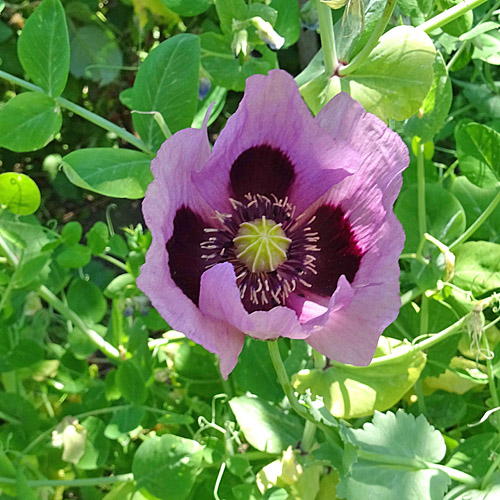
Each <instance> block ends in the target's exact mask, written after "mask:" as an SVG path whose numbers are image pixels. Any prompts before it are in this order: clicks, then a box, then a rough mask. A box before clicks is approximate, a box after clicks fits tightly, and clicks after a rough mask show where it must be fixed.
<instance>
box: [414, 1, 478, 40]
mask: <svg viewBox="0 0 500 500" xmlns="http://www.w3.org/2000/svg"><path fill="white" fill-rule="evenodd" d="M486 1H487V0H463V2H460V3H459V4H457V5H454V6H453V7H451V8H449V9H446V10H445V11H444V12H441V14H438V15H437V16H434V17H433V18H432V19H429V20H428V21H425V23H423V24H421V25H420V26H419V27H418V29H420V30H422V31H425V32H426V33H431V32H432V31H434V30H437V29H438V28H441V26H444V25H445V24H448V23H450V22H451V21H453V20H454V19H456V18H457V17H460V16H461V15H463V14H465V13H466V12H469V10H472V9H474V8H476V7H478V6H479V5H482V4H483V3H484V2H486Z"/></svg>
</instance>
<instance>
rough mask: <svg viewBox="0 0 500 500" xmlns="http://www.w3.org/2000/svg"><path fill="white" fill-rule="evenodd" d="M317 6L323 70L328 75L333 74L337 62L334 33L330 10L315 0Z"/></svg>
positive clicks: (318, 0)
mask: <svg viewBox="0 0 500 500" xmlns="http://www.w3.org/2000/svg"><path fill="white" fill-rule="evenodd" d="M316 6H317V7H318V20H319V35H320V38H321V47H322V49H323V59H324V63H325V71H326V74H327V75H328V76H333V75H334V74H335V70H336V69H337V66H338V64H339V62H338V59H337V51H336V48H335V34H334V32H333V20H332V11H331V9H330V7H328V5H326V4H324V3H321V2H320V0H316Z"/></svg>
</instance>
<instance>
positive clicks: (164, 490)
mask: <svg viewBox="0 0 500 500" xmlns="http://www.w3.org/2000/svg"><path fill="white" fill-rule="evenodd" d="M202 457H203V446H201V445H200V444H199V443H198V442H196V441H193V440H191V439H184V438H182V437H179V436H174V435H172V434H165V435H163V436H161V437H152V438H150V439H148V440H147V441H146V442H144V443H143V444H142V445H141V446H140V447H139V449H138V450H137V452H136V454H135V455H134V460H133V462H132V472H133V474H134V479H135V480H136V482H137V486H138V487H139V488H145V489H146V490H147V491H148V492H149V493H151V494H152V495H154V496H155V497H157V498H159V499H160V500H185V499H186V498H188V496H189V493H190V491H191V488H192V487H193V484H194V481H195V479H196V476H197V475H198V473H199V468H200V465H201V461H202Z"/></svg>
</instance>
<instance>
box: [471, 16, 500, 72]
mask: <svg viewBox="0 0 500 500" xmlns="http://www.w3.org/2000/svg"><path fill="white" fill-rule="evenodd" d="M471 14H472V12H471ZM472 43H473V44H474V47H475V48H474V52H473V54H472V59H479V60H481V61H484V62H485V63H488V64H495V65H497V66H498V65H499V64H500V33H498V31H490V32H488V33H483V34H482V35H479V36H476V37H475V38H474V40H473V42H472Z"/></svg>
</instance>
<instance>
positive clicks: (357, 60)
mask: <svg viewBox="0 0 500 500" xmlns="http://www.w3.org/2000/svg"><path fill="white" fill-rule="evenodd" d="M396 3H397V0H387V3H386V4H385V8H384V12H382V16H381V17H380V19H379V21H378V24H377V26H376V27H375V29H374V30H373V33H372V34H371V36H370V38H369V39H368V42H366V45H365V46H364V47H363V48H362V49H361V50H360V52H359V53H358V54H357V55H356V56H355V57H354V59H353V60H352V61H351V62H350V63H349V64H348V65H347V66H343V67H341V68H339V70H338V71H337V73H338V75H339V76H347V75H350V74H351V73H352V72H354V71H356V69H358V68H359V67H360V66H361V65H362V64H363V62H364V61H365V59H366V58H367V57H368V56H369V55H370V53H371V51H372V50H373V49H374V48H375V46H376V45H377V43H378V41H379V38H380V37H381V36H382V35H383V34H384V31H385V28H386V26H387V23H388V22H389V19H390V18H391V15H392V12H393V10H394V7H396Z"/></svg>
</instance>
